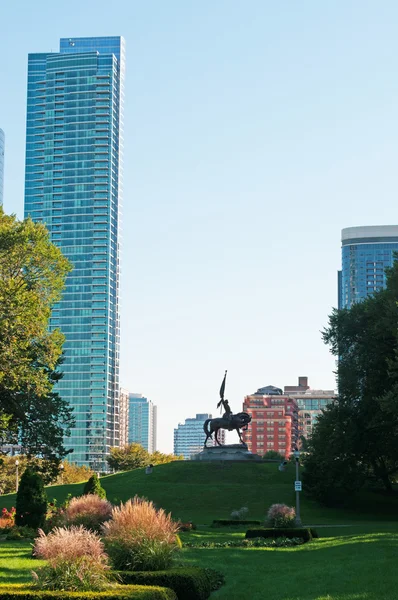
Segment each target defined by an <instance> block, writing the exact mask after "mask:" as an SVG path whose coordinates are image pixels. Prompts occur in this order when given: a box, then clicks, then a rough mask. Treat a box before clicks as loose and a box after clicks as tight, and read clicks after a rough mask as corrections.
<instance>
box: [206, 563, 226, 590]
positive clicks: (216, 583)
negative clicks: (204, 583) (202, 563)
mask: <svg viewBox="0 0 398 600" xmlns="http://www.w3.org/2000/svg"><path fill="white" fill-rule="evenodd" d="M204 570H205V572H206V575H207V579H208V580H209V583H210V589H211V591H212V592H215V591H216V590H219V589H220V587H222V586H223V585H225V575H224V573H221V572H220V571H216V569H209V568H207V569H204Z"/></svg>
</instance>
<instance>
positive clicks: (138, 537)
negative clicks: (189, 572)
mask: <svg viewBox="0 0 398 600" xmlns="http://www.w3.org/2000/svg"><path fill="white" fill-rule="evenodd" d="M103 532H104V536H105V537H104V542H105V547H106V549H107V551H108V554H109V556H110V558H111V560H112V562H113V565H114V567H115V568H116V569H120V570H125V571H128V570H131V571H135V570H138V571H140V570H141V571H148V570H150V571H158V570H161V569H166V568H167V567H169V566H170V564H171V562H172V560H173V555H174V552H175V551H176V550H177V549H178V548H179V547H180V546H181V542H180V541H179V538H178V535H177V532H178V524H177V523H175V522H174V521H173V520H172V518H171V515H170V514H166V513H165V511H164V510H162V509H160V510H157V509H156V508H155V506H154V505H153V503H152V502H148V501H147V500H144V499H142V498H138V497H137V496H136V497H135V498H134V499H133V500H128V501H127V502H126V503H125V504H121V505H120V507H116V508H114V509H113V511H112V519H111V520H110V521H107V522H106V523H104V525H103Z"/></svg>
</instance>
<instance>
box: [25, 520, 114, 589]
mask: <svg viewBox="0 0 398 600" xmlns="http://www.w3.org/2000/svg"><path fill="white" fill-rule="evenodd" d="M33 554H34V556H37V557H38V558H42V559H45V560H47V561H48V564H47V565H46V566H45V567H42V568H41V569H39V570H38V571H37V572H34V573H33V578H34V580H35V583H36V585H37V587H39V588H40V589H48V590H68V591H87V590H93V591H97V590H101V589H103V588H104V587H106V585H107V584H108V570H109V566H108V557H107V555H106V554H105V552H104V545H103V543H102V542H101V540H100V538H99V536H98V534H96V533H93V532H92V531H87V530H86V529H84V527H83V526H80V527H74V526H72V527H71V528H70V529H67V528H65V527H56V528H54V530H53V531H52V532H51V533H49V534H48V535H46V534H45V533H44V532H43V531H42V530H39V537H38V538H36V540H35V543H34V547H33Z"/></svg>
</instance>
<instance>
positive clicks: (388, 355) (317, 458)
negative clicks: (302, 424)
mask: <svg viewBox="0 0 398 600" xmlns="http://www.w3.org/2000/svg"><path fill="white" fill-rule="evenodd" d="M397 303H398V262H395V264H394V266H393V267H392V268H391V269H388V270H387V285H386V289H385V290H383V291H380V292H378V293H375V294H374V295H373V296H370V297H368V298H367V299H365V300H364V301H363V302H361V303H358V304H355V305H354V306H353V307H352V308H351V309H349V310H348V309H344V310H339V311H338V310H334V311H333V313H332V315H331V316H330V318H329V326H328V327H327V328H326V329H325V331H324V332H323V338H324V341H325V342H326V343H327V344H328V345H329V346H330V348H331V352H332V354H334V355H335V356H336V358H338V361H337V381H338V391H339V395H338V402H337V403H335V404H334V405H332V406H330V407H328V409H327V410H325V411H324V414H323V415H321V416H320V417H319V419H318V422H317V425H316V426H315V428H314V432H313V434H312V438H311V439H310V440H309V441H308V452H309V453H308V455H307V457H306V459H305V465H306V469H305V473H304V479H305V480H306V486H307V488H310V489H312V491H313V493H314V495H317V494H318V497H320V496H322V497H324V499H325V495H326V496H327V493H326V490H327V488H330V487H331V486H333V487H334V488H335V489H344V490H348V491H350V490H351V489H352V488H353V487H355V488H358V486H360V485H363V484H364V483H365V482H366V481H373V482H375V483H379V484H380V483H381V484H382V485H383V486H384V487H385V489H386V490H388V491H391V490H392V478H393V476H394V475H395V474H396V473H397V472H398V402H397V400H396V399H397V398H398V304H397ZM326 482H328V484H327V485H326Z"/></svg>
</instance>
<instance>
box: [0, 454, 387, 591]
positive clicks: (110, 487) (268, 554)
mask: <svg viewBox="0 0 398 600" xmlns="http://www.w3.org/2000/svg"><path fill="white" fill-rule="evenodd" d="M293 481H294V469H293V466H292V465H289V468H288V469H287V471H286V472H284V473H280V472H279V471H278V469H277V465H276V464H275V463H260V464H257V463H256V464H242V463H232V464H228V463H226V464H214V465H213V464H201V463H192V462H175V463H171V464H169V465H162V466H158V467H155V469H154V471H153V473H152V474H151V475H145V472H144V470H143V469H138V470H136V471H130V472H125V473H118V474H117V475H111V476H108V477H103V478H102V479H101V483H102V484H103V486H104V488H105V489H106V491H107V495H108V499H109V500H110V501H111V502H114V503H116V502H119V501H121V500H122V501H124V500H127V499H128V498H131V497H133V496H134V495H136V494H138V495H139V496H144V497H146V498H148V499H150V500H153V501H154V502H155V504H156V505H157V506H158V507H162V508H164V509H166V510H167V511H171V512H172V514H173V517H174V518H180V519H182V520H184V521H187V520H192V521H194V522H195V523H196V524H198V525H199V528H198V530H197V531H195V532H191V533H184V534H182V535H181V538H182V540H183V542H184V541H188V540H189V541H201V540H208V541H224V540H230V539H239V538H243V536H244V532H245V529H244V528H243V529H239V528H228V529H222V528H220V529H213V528H211V523H212V521H213V519H217V518H229V516H230V513H231V511H232V510H233V509H238V508H240V507H242V506H247V507H248V508H249V518H251V519H264V517H265V514H266V511H267V509H268V508H269V506H270V505H271V504H272V503H274V502H285V503H287V504H290V505H294V503H295V497H294V491H293ZM82 491H83V484H76V485H67V486H53V487H49V488H47V495H48V497H49V499H52V498H54V497H55V498H57V499H58V500H59V501H62V500H63V499H64V498H65V497H66V496H67V494H68V493H71V494H72V495H80V494H81V493H82ZM301 500H302V515H301V516H302V519H303V522H304V523H306V524H307V525H326V527H321V526H320V527H319V528H318V531H319V534H320V535H321V538H320V539H317V540H314V541H313V542H311V543H310V544H306V545H303V546H298V547H295V548H279V549H268V548H250V549H249V548H217V549H207V548H206V549H200V548H183V550H182V552H181V553H180V554H179V555H178V559H177V561H178V562H179V563H180V564H185V565H199V566H206V567H212V568H215V569H218V570H219V571H222V572H223V573H224V574H225V577H226V581H227V584H226V586H224V587H223V588H221V589H220V590H219V591H217V592H215V593H214V594H213V595H212V598H214V600H217V599H220V600H238V599H239V600H398V576H397V575H396V562H397V558H396V557H397V556H398V519H397V515H398V494H392V495H391V496H388V495H385V494H382V493H381V494H380V493H376V492H361V493H360V494H358V495H357V496H356V497H355V498H353V499H352V500H351V504H347V505H346V506H345V507H344V508H340V509H328V508H325V507H320V506H318V505H317V504H316V503H315V502H313V501H311V500H309V499H308V498H306V497H305V495H304V494H303V495H302V497H301ZM12 505H15V496H14V495H9V496H2V498H1V499H0V508H2V507H3V506H5V507H11V506H12ZM38 566H39V561H37V560H33V559H32V558H31V545H30V544H29V542H0V585H1V584H4V583H13V584H21V583H23V582H28V581H30V580H31V575H30V572H31V570H34V569H36V568H38Z"/></svg>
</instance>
